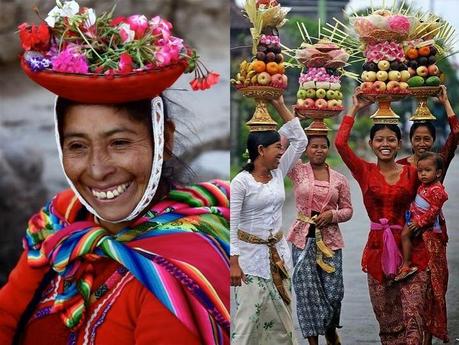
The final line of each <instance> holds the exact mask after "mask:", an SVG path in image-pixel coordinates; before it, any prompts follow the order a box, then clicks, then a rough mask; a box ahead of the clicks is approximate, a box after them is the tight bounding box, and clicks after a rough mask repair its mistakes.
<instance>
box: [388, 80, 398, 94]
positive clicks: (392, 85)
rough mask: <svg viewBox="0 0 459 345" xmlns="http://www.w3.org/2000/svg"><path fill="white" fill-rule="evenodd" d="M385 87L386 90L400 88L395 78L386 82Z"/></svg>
mask: <svg viewBox="0 0 459 345" xmlns="http://www.w3.org/2000/svg"><path fill="white" fill-rule="evenodd" d="M386 88H387V90H388V91H396V90H398V89H399V88H400V83H399V82H398V81H396V80H391V81H390V82H388V83H387V86H386Z"/></svg>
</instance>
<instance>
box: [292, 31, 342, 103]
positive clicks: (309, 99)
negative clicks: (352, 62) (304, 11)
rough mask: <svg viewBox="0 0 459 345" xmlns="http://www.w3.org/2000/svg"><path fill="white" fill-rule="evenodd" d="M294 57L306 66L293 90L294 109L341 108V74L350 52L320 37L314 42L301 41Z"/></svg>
mask: <svg viewBox="0 0 459 345" xmlns="http://www.w3.org/2000/svg"><path fill="white" fill-rule="evenodd" d="M296 59H297V60H298V61H299V62H300V63H301V64H303V65H304V66H305V67H304V70H303V72H302V73H301V74H300V78H299V84H300V88H299V90H298V92H297V94H296V96H297V104H296V105H297V109H306V110H309V109H321V110H342V109H343V104H342V103H343V101H342V99H343V94H342V93H341V91H340V89H341V82H340V78H341V75H342V73H343V69H342V68H343V67H344V66H345V65H346V62H347V60H348V59H349V54H347V53H346V51H345V50H344V49H341V48H340V47H338V46H337V45H336V44H334V43H332V42H330V41H328V40H324V39H322V40H320V41H319V42H317V43H316V44H303V46H302V48H300V49H298V50H297V51H296Z"/></svg>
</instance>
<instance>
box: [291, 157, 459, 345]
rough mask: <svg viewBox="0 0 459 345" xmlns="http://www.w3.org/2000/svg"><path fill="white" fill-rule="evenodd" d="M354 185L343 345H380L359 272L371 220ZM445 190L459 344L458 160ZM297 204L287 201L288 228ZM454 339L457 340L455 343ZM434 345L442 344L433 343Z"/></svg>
mask: <svg viewBox="0 0 459 345" xmlns="http://www.w3.org/2000/svg"><path fill="white" fill-rule="evenodd" d="M338 170H341V171H342V172H343V173H345V174H346V175H348V176H349V171H348V170H347V168H346V167H341V168H339V169H338ZM349 181H350V184H351V194H352V202H353V206H354V216H353V218H352V219H351V220H350V221H349V222H347V223H344V224H342V225H341V230H342V233H343V236H344V241H345V245H346V247H345V249H344V250H343V258H344V259H343V260H344V262H343V265H344V286H345V295H344V301H343V307H342V313H341V324H342V325H343V328H342V329H341V330H340V334H341V339H342V343H343V344H345V345H353V344H379V340H378V339H379V338H378V324H377V322H376V319H375V317H374V314H373V311H372V308H371V304H370V300H369V296H368V288H367V283H366V274H364V273H363V272H362V271H361V270H360V258H361V255H362V251H363V247H364V244H365V241H366V238H367V234H368V229H369V220H368V217H367V214H366V211H365V209H364V207H363V202H362V195H361V193H360V189H359V186H358V185H357V183H356V182H355V180H354V179H353V178H352V177H351V178H349ZM445 186H446V190H447V191H448V194H449V200H448V201H447V203H446V205H445V207H444V208H443V211H444V213H445V217H446V221H447V225H448V232H449V237H450V240H449V244H448V266H449V272H450V273H449V276H450V281H449V286H448V288H449V289H448V295H447V303H448V328H449V333H450V339H451V344H459V212H458V205H459V159H458V157H456V159H455V160H453V162H452V163H451V166H450V168H449V171H448V175H447V177H446V181H445ZM295 215H296V213H295V202H294V199H293V198H292V196H291V195H290V197H289V198H288V200H287V201H286V204H285V205H284V219H283V222H284V224H286V228H288V227H287V225H290V224H292V222H293V220H294V218H295ZM297 331H298V332H297V334H298V339H299V343H300V344H301V345H303V344H307V341H305V340H304V339H303V338H302V336H301V332H300V330H299V328H298V325H297ZM455 339H458V340H457V341H455ZM320 344H325V340H324V339H323V337H322V339H320ZM434 344H442V342H440V341H434Z"/></svg>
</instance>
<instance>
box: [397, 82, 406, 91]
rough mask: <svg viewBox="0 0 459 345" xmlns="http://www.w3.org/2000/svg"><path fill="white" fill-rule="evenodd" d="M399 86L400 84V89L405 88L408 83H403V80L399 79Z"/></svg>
mask: <svg viewBox="0 0 459 345" xmlns="http://www.w3.org/2000/svg"><path fill="white" fill-rule="evenodd" d="M399 86H400V89H401V90H405V89H407V88H408V83H405V82H404V81H401V82H400V85H399Z"/></svg>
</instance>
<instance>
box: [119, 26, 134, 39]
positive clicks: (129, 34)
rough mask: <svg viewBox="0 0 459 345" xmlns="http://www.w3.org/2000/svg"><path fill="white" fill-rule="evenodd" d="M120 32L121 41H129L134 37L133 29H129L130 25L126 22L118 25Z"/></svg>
mask: <svg viewBox="0 0 459 345" xmlns="http://www.w3.org/2000/svg"><path fill="white" fill-rule="evenodd" d="M118 29H119V32H120V37H121V40H122V41H123V43H127V42H131V41H133V40H134V38H135V31H133V30H131V26H130V25H129V24H126V23H122V24H120V26H119V27H118Z"/></svg>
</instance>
